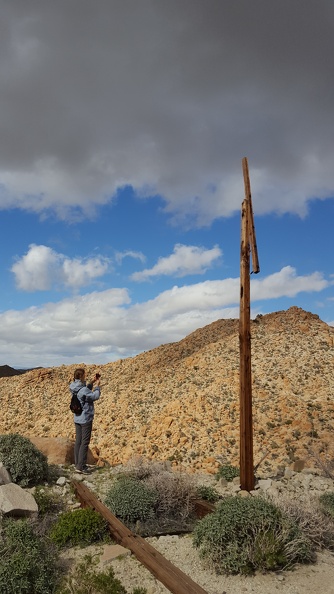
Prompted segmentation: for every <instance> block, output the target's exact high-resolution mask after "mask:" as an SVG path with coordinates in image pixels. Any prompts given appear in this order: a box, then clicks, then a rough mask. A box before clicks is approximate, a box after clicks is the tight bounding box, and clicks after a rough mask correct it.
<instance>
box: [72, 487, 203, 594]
mask: <svg viewBox="0 0 334 594" xmlns="http://www.w3.org/2000/svg"><path fill="white" fill-rule="evenodd" d="M72 484H73V487H74V490H75V494H76V497H77V499H79V501H80V502H81V506H82V507H91V508H92V509H95V511H97V512H98V513H99V514H101V516H103V518H104V519H105V520H106V521H107V523H108V526H109V531H110V533H111V534H112V536H113V538H114V539H115V540H116V542H117V543H118V544H120V545H122V546H123V547H125V548H127V549H129V550H130V551H131V552H132V553H133V554H134V555H135V556H136V557H137V559H138V561H140V562H141V563H142V564H143V565H144V566H145V567H146V568H147V569H148V570H149V571H150V572H151V573H152V574H153V575H154V577H156V578H157V580H159V581H160V582H161V583H162V584H163V585H164V586H166V588H168V590H169V591H170V592H172V594H207V592H206V591H205V590H203V588H202V587H201V586H199V585H198V584H196V583H195V582H194V581H193V580H192V579H191V578H190V577H189V576H187V575H186V574H185V573H183V571H181V570H180V569H179V568H178V567H176V566H175V565H173V564H172V563H171V562H170V561H168V560H167V559H165V557H163V555H161V553H159V551H157V550H156V549H155V548H154V547H152V546H151V545H150V544H149V543H148V542H146V540H145V539H144V538H142V537H141V536H138V535H137V534H134V533H133V532H131V530H129V529H128V528H127V527H126V526H125V525H124V524H123V523H122V522H121V521H120V520H119V519H118V518H116V516H114V514H113V513H112V512H111V511H110V509H108V507H106V506H105V505H104V504H103V503H102V502H101V501H100V500H99V499H98V498H97V497H96V496H95V495H94V494H93V493H92V492H91V491H90V490H89V489H88V487H86V485H84V484H83V483H82V482H79V481H72ZM205 507H206V506H204V508H205ZM210 507H211V506H210V504H208V506H207V507H206V511H205V509H204V508H203V507H202V512H200V513H201V514H202V515H201V517H203V516H204V515H206V513H210V512H211V511H213V509H210ZM195 508H196V510H198V509H199V508H201V504H200V503H199V502H198V501H197V502H196V503H195ZM212 508H213V506H212ZM196 513H198V511H197V512H196ZM199 515H200V514H199Z"/></svg>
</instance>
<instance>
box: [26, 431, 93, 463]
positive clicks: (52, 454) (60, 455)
mask: <svg viewBox="0 0 334 594" xmlns="http://www.w3.org/2000/svg"><path fill="white" fill-rule="evenodd" d="M29 439H30V441H31V442H32V443H33V444H34V445H35V446H36V448H37V449H39V450H40V452H42V453H43V454H44V455H45V456H46V457H47V459H48V463H49V464H74V440H73V439H69V438H68V437H34V436H29ZM96 462H97V459H96V457H95V456H94V455H93V453H92V451H91V450H90V449H89V448H88V455H87V464H96Z"/></svg>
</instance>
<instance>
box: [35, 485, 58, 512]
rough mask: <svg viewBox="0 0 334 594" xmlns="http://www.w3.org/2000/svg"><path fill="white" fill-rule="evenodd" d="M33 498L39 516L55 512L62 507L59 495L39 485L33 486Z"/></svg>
mask: <svg viewBox="0 0 334 594" xmlns="http://www.w3.org/2000/svg"><path fill="white" fill-rule="evenodd" d="M34 498H35V501H36V503H37V505H38V513H39V515H41V516H45V515H46V514H53V513H57V512H58V511H60V510H61V509H62V508H63V502H62V500H61V498H60V497H59V495H58V494H55V493H52V492H51V491H48V490H47V489H45V487H42V486H41V485H38V486H37V487H36V488H35V491H34Z"/></svg>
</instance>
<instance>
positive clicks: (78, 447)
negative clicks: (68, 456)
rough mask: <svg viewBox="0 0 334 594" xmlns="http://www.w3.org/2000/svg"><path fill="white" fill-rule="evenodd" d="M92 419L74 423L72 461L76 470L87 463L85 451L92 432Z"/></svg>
mask: <svg viewBox="0 0 334 594" xmlns="http://www.w3.org/2000/svg"><path fill="white" fill-rule="evenodd" d="M92 428H93V421H89V423H85V424H84V425H79V423H75V445H74V463H75V466H76V468H77V469H78V470H82V469H83V467H84V466H85V465H86V464H87V452H88V446H89V442H90V436H91V434H92Z"/></svg>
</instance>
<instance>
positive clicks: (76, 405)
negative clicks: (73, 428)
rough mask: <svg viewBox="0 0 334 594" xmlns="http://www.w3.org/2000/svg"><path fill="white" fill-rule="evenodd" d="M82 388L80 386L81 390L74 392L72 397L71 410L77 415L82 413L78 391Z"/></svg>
mask: <svg viewBox="0 0 334 594" xmlns="http://www.w3.org/2000/svg"><path fill="white" fill-rule="evenodd" d="M80 390H81V388H79V390H77V391H76V392H72V398H71V402H70V410H71V411H72V412H73V413H74V414H75V415H81V413H82V406H81V402H80V400H79V398H78V393H79V392H80ZM84 402H85V398H84Z"/></svg>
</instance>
